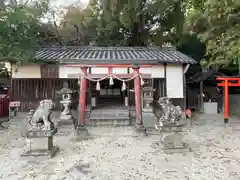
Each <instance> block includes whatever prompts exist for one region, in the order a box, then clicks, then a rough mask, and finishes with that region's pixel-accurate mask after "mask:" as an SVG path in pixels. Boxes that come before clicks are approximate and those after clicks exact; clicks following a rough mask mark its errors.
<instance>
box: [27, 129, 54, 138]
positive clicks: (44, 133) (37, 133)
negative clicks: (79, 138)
mask: <svg viewBox="0 0 240 180" xmlns="http://www.w3.org/2000/svg"><path fill="white" fill-rule="evenodd" d="M56 133H57V128H55V129H52V130H30V131H27V132H25V134H24V136H25V137H27V138H43V137H52V136H53V135H54V134H56Z"/></svg>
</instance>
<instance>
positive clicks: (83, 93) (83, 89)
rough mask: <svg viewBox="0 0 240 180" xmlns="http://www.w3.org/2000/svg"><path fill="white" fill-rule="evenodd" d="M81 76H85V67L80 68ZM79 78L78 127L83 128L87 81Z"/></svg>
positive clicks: (82, 77)
mask: <svg viewBox="0 0 240 180" xmlns="http://www.w3.org/2000/svg"><path fill="white" fill-rule="evenodd" d="M81 70H82V74H83V75H84V76H87V67H81ZM84 76H81V82H80V97H79V105H80V106H79V107H80V119H79V125H80V126H84V124H85V122H84V120H85V110H86V91H87V79H86V78H85V77H84Z"/></svg>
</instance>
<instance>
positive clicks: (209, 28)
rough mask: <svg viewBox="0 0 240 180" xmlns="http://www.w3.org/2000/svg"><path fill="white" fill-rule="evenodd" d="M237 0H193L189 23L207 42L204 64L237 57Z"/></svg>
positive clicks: (239, 52)
mask: <svg viewBox="0 0 240 180" xmlns="http://www.w3.org/2000/svg"><path fill="white" fill-rule="evenodd" d="M239 12H240V3H239V1H238V0H220V1H218V0H204V1H202V0H192V1H190V3H189V13H188V20H189V21H188V23H189V25H190V27H191V30H192V31H193V32H194V33H196V34H197V35H198V37H199V38H200V39H201V41H202V42H203V43H205V45H206V56H207V58H206V59H205V60H203V61H202V65H204V66H213V65H214V66H226V65H228V64H230V63H232V62H233V61H235V60H236V59H238V58H239V57H240V13H239Z"/></svg>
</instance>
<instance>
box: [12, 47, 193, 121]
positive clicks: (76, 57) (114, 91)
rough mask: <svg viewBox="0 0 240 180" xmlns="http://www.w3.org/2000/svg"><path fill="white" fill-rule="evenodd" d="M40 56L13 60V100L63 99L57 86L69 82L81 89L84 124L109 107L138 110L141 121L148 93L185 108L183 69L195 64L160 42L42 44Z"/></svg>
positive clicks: (31, 104) (28, 103)
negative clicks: (31, 61) (137, 44)
mask: <svg viewBox="0 0 240 180" xmlns="http://www.w3.org/2000/svg"><path fill="white" fill-rule="evenodd" d="M35 60H36V63H34V64H25V65H22V66H20V67H18V68H17V66H16V65H15V64H11V72H12V78H11V87H12V88H11V99H12V101H20V103H21V107H20V110H21V111H29V110H30V109H32V108H36V107H37V105H38V103H39V101H40V100H42V99H53V100H54V101H56V103H57V104H58V101H59V100H58V99H57V91H59V90H60V89H61V88H62V86H63V83H64V82H68V85H69V88H70V89H74V90H77V91H78V92H79V93H78V94H79V97H76V99H75V100H76V101H77V102H79V103H80V112H81V115H80V117H79V118H80V121H81V122H82V123H84V121H85V119H88V118H87V114H88V116H91V114H94V113H96V112H99V113H104V112H106V111H105V110H106V109H115V110H119V113H120V116H123V115H121V112H120V110H121V111H124V112H126V116H128V115H129V114H131V112H130V111H133V112H134V113H135V116H136V121H137V122H139V123H140V121H141V112H142V109H143V108H144V107H145V106H147V105H148V103H145V100H146V101H147V99H148V98H149V96H150V98H155V97H162V96H168V97H170V98H171V99H172V102H173V104H175V105H180V106H181V107H182V108H183V109H184V108H185V107H186V101H185V75H184V74H185V73H186V72H187V70H188V67H189V65H190V64H193V63H195V61H194V60H193V59H192V58H190V57H188V56H186V55H184V54H182V53H181V52H179V51H177V50H175V49H173V48H158V47H50V48H40V49H38V50H37V52H36V55H35ZM144 89H145V90H144ZM144 91H145V92H147V93H145V94H144V93H143V92H144ZM148 91H149V92H148ZM115 110H114V112H115ZM112 111H113V110H112ZM115 114H116V113H115ZM98 115H99V114H98ZM118 116H119V115H118Z"/></svg>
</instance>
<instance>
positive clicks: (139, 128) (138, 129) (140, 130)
mask: <svg viewBox="0 0 240 180" xmlns="http://www.w3.org/2000/svg"><path fill="white" fill-rule="evenodd" d="M133 136H134V137H144V136H147V129H146V128H145V127H144V126H143V125H135V126H134V134H133Z"/></svg>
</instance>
